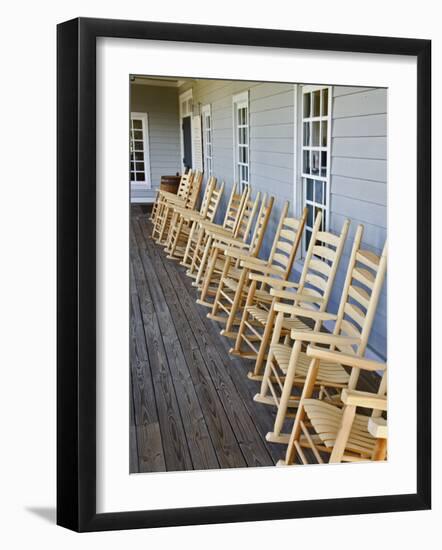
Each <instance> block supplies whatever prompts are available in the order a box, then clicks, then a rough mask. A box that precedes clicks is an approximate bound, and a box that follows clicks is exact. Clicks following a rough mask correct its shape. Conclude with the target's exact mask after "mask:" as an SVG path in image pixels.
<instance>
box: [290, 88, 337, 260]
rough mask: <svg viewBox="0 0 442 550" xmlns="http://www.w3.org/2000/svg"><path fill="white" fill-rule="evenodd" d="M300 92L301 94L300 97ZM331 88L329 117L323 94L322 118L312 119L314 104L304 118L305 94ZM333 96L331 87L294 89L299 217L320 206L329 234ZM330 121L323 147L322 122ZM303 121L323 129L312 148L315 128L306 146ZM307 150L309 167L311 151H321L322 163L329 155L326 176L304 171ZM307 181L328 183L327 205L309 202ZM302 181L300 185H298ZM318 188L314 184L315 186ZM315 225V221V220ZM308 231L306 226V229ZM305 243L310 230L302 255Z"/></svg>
mask: <svg viewBox="0 0 442 550" xmlns="http://www.w3.org/2000/svg"><path fill="white" fill-rule="evenodd" d="M298 89H299V94H298ZM324 89H328V98H327V101H328V105H327V115H326V116H322V101H323V95H322V92H321V94H320V111H319V113H320V115H319V116H316V117H314V116H312V114H313V113H312V109H313V105H312V103H311V105H310V113H309V115H310V116H308V117H304V95H305V94H307V93H311V92H315V91H318V90H324ZM332 97H333V87H332V86H296V87H295V109H296V110H297V112H298V115H297V117H295V120H297V121H298V124H299V126H298V127H299V132H298V131H297V129H296V128H295V147H296V149H297V156H298V162H297V163H296V165H297V170H296V171H295V178H296V181H295V204H299V203H300V205H301V207H300V208H299V212H298V214H300V211H301V210H302V209H303V208H304V207H305V206H307V205H311V206H312V207H313V209H314V208H315V206H317V207H320V208H321V209H322V210H323V211H324V212H325V225H323V226H322V229H324V230H325V231H328V229H329V227H330V195H331V193H330V186H331V181H330V180H331V178H330V170H331V147H332V141H331V136H332V120H333V117H332ZM325 120H326V121H327V145H326V146H325V147H324V146H322V139H321V138H322V122H323V121H325ZM304 122H319V128H320V134H319V146H315V145H311V140H312V129H311V126H310V144H309V145H307V146H306V145H304ZM304 151H309V152H310V154H309V159H310V168H311V166H312V154H311V152H312V151H319V159H320V161H321V154H322V152H325V153H326V161H327V168H326V173H325V175H321V173H318V174H312V173H310V174H308V173H304V172H303V162H304V160H303V159H304ZM307 179H312V180H317V181H323V182H325V187H326V191H325V204H320V203H318V202H316V201H315V195H313V200H308V199H307ZM298 182H299V185H298ZM313 186H314V187H315V185H314V184H313ZM313 223H314V219H313ZM306 229H307V226H306ZM306 244H307V231H305V232H304V237H303V247H302V249H303V253H305V252H306Z"/></svg>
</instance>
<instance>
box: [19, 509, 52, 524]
mask: <svg viewBox="0 0 442 550" xmlns="http://www.w3.org/2000/svg"><path fill="white" fill-rule="evenodd" d="M26 511H27V512H29V513H31V514H34V515H35V516H38V517H40V518H42V519H44V520H46V521H48V522H49V523H53V524H55V522H56V518H57V512H56V509H55V507H54V508H50V507H45V506H29V507H27V508H26Z"/></svg>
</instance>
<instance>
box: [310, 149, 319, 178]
mask: <svg viewBox="0 0 442 550" xmlns="http://www.w3.org/2000/svg"><path fill="white" fill-rule="evenodd" d="M312 174H319V151H312Z"/></svg>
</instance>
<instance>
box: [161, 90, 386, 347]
mask: <svg viewBox="0 0 442 550" xmlns="http://www.w3.org/2000/svg"><path fill="white" fill-rule="evenodd" d="M189 88H192V90H193V102H194V105H195V106H198V105H199V107H200V108H201V107H202V106H203V105H205V104H210V105H211V113H212V143H213V174H214V175H215V176H216V177H217V178H218V180H220V181H221V180H224V181H225V183H226V192H225V193H224V197H223V199H224V200H223V203H222V205H221V208H220V211H219V214H218V220H220V219H222V216H223V215H224V207H225V204H226V201H227V198H228V196H229V192H230V190H231V186H232V184H233V179H234V139H233V108H232V96H233V95H235V94H237V93H240V92H242V91H245V90H249V108H250V183H251V185H252V191H253V193H256V192H257V191H262V192H267V193H269V194H272V195H274V196H275V197H276V201H275V206H274V210H273V213H272V217H271V222H270V224H269V228H268V231H267V236H266V239H265V241H264V244H263V249H262V253H261V256H263V257H267V255H268V252H269V250H270V247H271V243H272V240H273V235H274V233H275V229H276V224H277V222H278V219H279V214H280V211H281V208H282V205H283V202H284V201H285V200H289V201H290V207H291V212H292V213H293V208H294V206H293V204H294V200H295V197H296V212H295V214H296V215H299V214H300V211H301V209H302V201H301V200H300V198H301V194H300V188H301V180H300V177H299V163H298V162H297V159H296V158H295V151H294V132H295V106H294V105H295V91H294V87H293V85H292V84H282V83H256V82H238V81H236V82H230V81H210V80H206V81H205V80H198V81H194V82H186V83H185V84H184V85H183V86H181V87H180V88H179V90H178V93H182V92H183V91H186V90H187V89H189ZM300 92H301V90H300V87H298V97H299V95H300ZM177 103H178V100H177V101H176V105H175V106H174V113H175V115H174V116H176V117H178V106H177ZM298 104H299V102H298ZM297 119H298V114H296V120H297ZM331 123H332V127H331V131H332V141H331V170H330V214H329V219H330V230H331V231H334V232H337V233H338V232H340V230H341V228H342V224H343V222H344V220H345V219H346V218H349V219H350V220H351V222H352V223H351V227H350V232H349V237H348V239H347V244H346V249H345V254H344V256H343V258H342V261H341V266H340V269H339V272H338V275H337V279H336V284H335V289H334V292H333V295H332V299H331V303H330V306H329V309H330V310H331V311H336V310H337V307H338V303H339V299H340V294H341V289H342V285H343V282H344V277H345V271H346V269H347V265H348V257H349V252H350V249H351V246H352V241H353V237H354V233H355V229H356V226H357V224H358V223H362V224H363V225H364V237H363V245H364V247H366V248H368V249H370V250H373V251H375V252H377V253H380V252H381V248H382V247H383V244H384V242H385V239H386V232H387V230H386V224H387V160H386V159H387V137H386V136H387V91H386V90H384V89H374V88H351V87H342V86H335V87H333V96H332V120H331ZM176 124H177V126H178V123H176ZM296 127H297V132H298V136H297V139H298V143H300V125H299V124H297V125H296ZM170 139H172V136H170ZM173 143H174V150H176V152H177V161H176V162H177V168H176V169H175V170H177V169H178V166H179V158H178V157H179V148H180V144H179V130H178V132H177V135H176V136H175V138H174V141H173ZM151 157H152V161H151V162H153V157H154V153H153V152H151ZM169 172H172V170H171V169H170V170H169ZM163 173H164V171H163ZM295 173H296V174H297V177H296V188H295V176H294V174H295ZM300 269H302V264H301V262H299V261H298V262H297V263H296V265H295V271H299V270H300ZM294 278H296V274H294ZM386 308H387V305H386V285H384V290H383V293H382V296H381V300H380V304H379V307H378V313H377V316H376V320H375V324H374V327H373V331H372V336H371V339H370V343H369V346H370V347H371V349H372V350H374V351H375V352H376V353H377V354H379V355H380V356H381V357H383V358H385V357H386V355H387V350H386V333H387V332H386V331H387V323H386Z"/></svg>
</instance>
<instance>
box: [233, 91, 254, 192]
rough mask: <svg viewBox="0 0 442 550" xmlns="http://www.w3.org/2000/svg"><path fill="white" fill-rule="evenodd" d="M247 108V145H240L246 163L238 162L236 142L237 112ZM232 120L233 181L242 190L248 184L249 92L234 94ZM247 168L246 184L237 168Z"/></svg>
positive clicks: (237, 144)
mask: <svg viewBox="0 0 442 550" xmlns="http://www.w3.org/2000/svg"><path fill="white" fill-rule="evenodd" d="M244 107H246V108H247V124H246V125H245V127H246V128H247V143H245V144H241V147H244V146H245V147H246V148H247V161H248V162H247V163H242V162H240V161H239V142H238V129H239V125H238V110H239V109H242V108H244ZM232 120H233V181H234V182H237V183H238V184H239V187H240V189H243V186H244V183H249V184H250V101H249V90H246V91H244V92H241V93H240V94H236V95H234V96H233V97H232ZM240 166H246V167H247V182H245V181H243V180H242V179H241V177H240V173H239V167H240Z"/></svg>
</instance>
